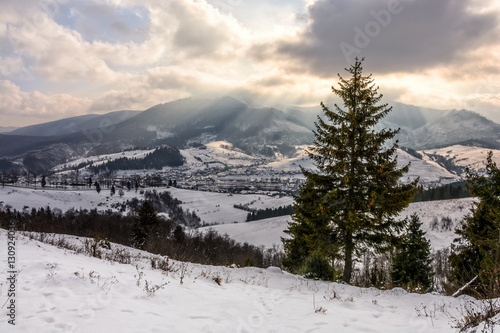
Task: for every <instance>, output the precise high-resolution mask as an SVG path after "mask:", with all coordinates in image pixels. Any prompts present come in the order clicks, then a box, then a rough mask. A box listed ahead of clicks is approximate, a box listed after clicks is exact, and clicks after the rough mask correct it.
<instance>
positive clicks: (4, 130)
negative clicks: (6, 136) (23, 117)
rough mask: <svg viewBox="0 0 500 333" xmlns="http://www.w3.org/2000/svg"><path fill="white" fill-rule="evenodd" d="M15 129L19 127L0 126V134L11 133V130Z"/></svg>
mask: <svg viewBox="0 0 500 333" xmlns="http://www.w3.org/2000/svg"><path fill="white" fill-rule="evenodd" d="M17 128H19V127H14V126H7V127H3V126H0V133H8V132H12V131H13V130H15V129H17Z"/></svg>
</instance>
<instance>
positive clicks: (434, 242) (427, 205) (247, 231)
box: [202, 198, 473, 250]
mask: <svg viewBox="0 0 500 333" xmlns="http://www.w3.org/2000/svg"><path fill="white" fill-rule="evenodd" d="M472 204H473V199H472V198H464V199H454V200H439V201H426V202H415V203H411V204H410V205H409V206H408V207H407V208H406V209H405V210H403V211H402V212H401V214H400V217H401V218H404V217H406V216H408V217H409V216H411V215H412V214H414V213H416V214H417V215H418V216H419V217H420V221H421V222H422V223H423V226H422V228H423V230H424V231H425V232H426V237H427V238H428V239H429V240H430V242H431V246H432V248H433V249H434V250H439V249H442V248H444V247H448V246H450V244H451V242H452V241H453V239H454V238H455V237H456V236H455V232H454V229H455V227H456V226H457V225H458V223H460V221H461V220H462V218H463V217H464V216H465V215H466V214H468V213H469V212H470V208H471V207H472ZM443 217H449V218H451V220H452V221H453V226H452V228H451V230H440V229H439V230H431V228H430V223H431V222H432V221H433V220H434V218H437V219H438V221H439V223H441V219H442V218H443ZM289 221H291V216H289V215H287V216H281V217H276V218H272V219H265V220H259V221H252V222H247V223H239V224H234V225H216V226H212V227H206V228H202V229H207V228H213V229H214V230H216V231H218V232H219V233H221V234H226V233H227V234H228V235H229V236H230V237H232V238H234V239H235V240H236V241H238V242H248V243H250V244H254V245H258V246H260V245H264V246H265V247H272V246H273V245H278V246H279V245H280V244H281V237H287V234H285V233H284V232H283V230H285V229H286V228H287V223H288V222H289Z"/></svg>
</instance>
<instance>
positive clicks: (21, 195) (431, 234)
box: [0, 186, 473, 250]
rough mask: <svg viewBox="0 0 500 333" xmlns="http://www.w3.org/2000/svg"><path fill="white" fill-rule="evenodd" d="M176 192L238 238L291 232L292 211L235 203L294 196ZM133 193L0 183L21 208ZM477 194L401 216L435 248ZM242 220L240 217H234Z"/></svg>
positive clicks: (413, 207)
mask: <svg viewBox="0 0 500 333" xmlns="http://www.w3.org/2000/svg"><path fill="white" fill-rule="evenodd" d="M167 190H168V191H169V192H170V193H171V194H172V196H173V197H175V198H177V199H179V200H181V201H182V202H183V204H182V205H181V206H182V207H183V209H185V210H187V209H189V210H190V211H195V212H196V214H197V215H198V216H199V217H200V218H201V220H202V222H204V223H207V224H214V223H217V224H219V225H213V226H211V227H206V228H202V230H206V229H207V228H213V229H215V230H216V231H218V232H219V233H222V234H225V233H227V234H228V235H229V236H230V237H232V238H234V239H235V240H236V241H238V242H248V243H250V244H254V245H257V246H260V245H264V246H265V247H272V246H273V245H274V244H276V245H280V244H281V237H286V234H285V233H284V232H283V230H285V229H286V228H287V222H288V221H290V220H291V217H290V216H289V215H287V216H281V217H276V218H271V219H265V220H259V221H253V222H246V223H244V222H245V219H246V216H247V213H248V212H247V211H245V210H242V209H238V208H234V205H235V204H238V205H245V204H248V206H249V207H251V208H257V209H265V208H273V207H279V206H286V205H289V204H292V203H293V199H292V198H291V197H281V198H280V197H270V196H267V195H258V194H234V195H229V194H227V193H216V192H202V191H193V190H184V189H178V188H173V187H172V188H169V189H167ZM133 197H139V199H140V198H141V195H140V194H139V193H135V191H130V192H128V191H125V192H124V196H123V197H122V198H120V196H118V195H117V194H115V195H114V196H110V195H109V190H103V191H101V193H100V194H98V193H97V192H96V191H95V190H75V191H73V190H53V189H44V190H42V189H37V190H34V189H27V188H21V187H9V186H6V187H0V207H1V206H2V205H3V206H6V205H11V206H12V207H13V208H15V209H17V210H22V209H24V208H26V209H31V208H40V207H46V206H50V207H51V208H52V209H54V208H59V209H61V210H62V211H66V210H68V209H71V208H75V209H80V208H82V209H93V208H97V209H98V210H107V209H112V204H113V203H120V202H123V201H126V200H129V199H131V198H133ZM472 203H473V199H471V198H465V199H454V200H440V201H427V202H416V203H412V204H410V205H409V206H408V208H406V209H405V210H404V211H403V212H402V213H401V215H400V216H401V217H405V216H410V215H411V214H413V213H417V215H418V216H419V217H420V220H421V221H422V222H423V228H424V230H425V231H426V232H427V238H428V239H429V240H430V241H431V245H432V247H433V248H434V249H435V250H438V249H441V248H443V247H447V246H449V245H450V244H451V242H452V240H453V238H454V236H455V235H454V231H453V230H454V228H455V227H456V226H457V225H458V223H459V222H460V221H461V220H462V218H463V217H464V216H465V215H466V214H468V213H469V212H470V208H471V207H472ZM443 217H450V218H451V219H452V221H453V227H452V229H451V230H448V231H442V230H430V223H431V222H432V221H433V219H434V218H437V219H438V222H441V219H442V218H443ZM234 222H237V223H234Z"/></svg>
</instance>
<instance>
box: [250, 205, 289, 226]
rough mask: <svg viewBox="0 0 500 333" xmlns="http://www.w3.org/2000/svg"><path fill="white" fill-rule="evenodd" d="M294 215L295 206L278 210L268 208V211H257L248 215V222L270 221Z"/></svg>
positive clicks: (280, 207)
mask: <svg viewBox="0 0 500 333" xmlns="http://www.w3.org/2000/svg"><path fill="white" fill-rule="evenodd" d="M292 214H293V206H292V205H288V206H283V207H282V206H279V207H278V208H266V209H256V210H252V211H251V212H249V213H248V214H247V218H246V222H250V221H257V220H263V219H268V218H271V217H278V216H284V215H292Z"/></svg>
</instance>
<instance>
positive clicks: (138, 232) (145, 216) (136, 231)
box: [132, 201, 160, 249]
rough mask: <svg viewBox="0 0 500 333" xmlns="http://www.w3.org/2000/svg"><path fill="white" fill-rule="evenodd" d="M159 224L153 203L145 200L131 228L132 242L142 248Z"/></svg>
mask: <svg viewBox="0 0 500 333" xmlns="http://www.w3.org/2000/svg"><path fill="white" fill-rule="evenodd" d="M159 224H160V219H159V218H158V215H157V214H156V211H155V209H154V207H153V205H152V204H151V203H150V202H149V201H145V202H144V203H143V204H142V206H141V209H140V210H139V214H138V216H137V219H136V222H135V225H134V228H133V230H132V233H133V234H132V244H133V245H134V247H137V248H139V249H142V248H144V246H145V244H146V242H147V241H148V240H149V239H150V238H151V235H152V234H153V233H154V232H155V230H156V229H157V228H158V226H159Z"/></svg>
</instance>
